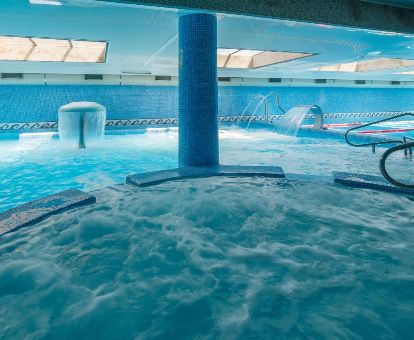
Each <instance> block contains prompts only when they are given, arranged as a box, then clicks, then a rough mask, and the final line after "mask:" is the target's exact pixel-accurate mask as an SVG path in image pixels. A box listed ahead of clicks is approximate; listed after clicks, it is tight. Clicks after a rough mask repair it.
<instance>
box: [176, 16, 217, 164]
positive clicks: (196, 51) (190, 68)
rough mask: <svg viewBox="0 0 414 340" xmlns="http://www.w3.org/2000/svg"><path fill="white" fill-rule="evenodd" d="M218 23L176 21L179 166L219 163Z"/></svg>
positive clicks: (202, 18) (213, 20)
mask: <svg viewBox="0 0 414 340" xmlns="http://www.w3.org/2000/svg"><path fill="white" fill-rule="evenodd" d="M217 86H218V85H217V19H216V17H215V16H214V15H211V14H204V13H192V14H185V15H181V16H180V19H179V87H178V90H179V114H178V117H179V142H178V163H179V166H214V165H218V163H219V145H218V121H217V118H218V113H217V112H218V109H217Z"/></svg>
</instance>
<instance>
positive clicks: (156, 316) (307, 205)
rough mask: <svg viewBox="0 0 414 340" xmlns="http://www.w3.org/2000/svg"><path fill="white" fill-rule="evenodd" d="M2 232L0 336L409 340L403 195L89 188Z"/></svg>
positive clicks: (183, 185)
mask: <svg viewBox="0 0 414 340" xmlns="http://www.w3.org/2000/svg"><path fill="white" fill-rule="evenodd" d="M98 197H99V202H98V203H97V204H96V205H94V206H90V207H87V208H83V209H80V210H76V211H73V212H70V213H66V214H63V215H59V216H56V217H53V218H51V219H49V220H47V221H45V222H43V223H41V224H38V225H36V226H35V227H30V228H24V229H21V230H20V231H19V232H16V233H10V234H7V235H4V237H2V239H1V242H0V315H1V316H2V317H1V318H0V338H1V339H39V338H41V339H305V338H306V339H309V338H312V339H412V338H413V337H414V331H413V327H412V325H413V323H414V309H413V308H414V307H413V306H414V289H413V287H414V247H413V244H414V226H413V223H412V221H413V218H414V202H413V201H411V200H409V199H407V198H405V197H401V196H395V195H390V194H386V193H380V192H375V191H371V190H362V189H347V188H341V187H335V186H330V185H324V184H317V183H309V182H303V183H302V182H297V181H287V180H275V179H263V178H209V179H198V180H189V181H185V182H178V183H177V182H170V183H164V184H162V185H158V186H154V187H150V188H145V189H135V188H128V187H126V188H123V189H122V188H118V189H117V190H109V189H108V190H106V191H105V192H100V193H99V195H98Z"/></svg>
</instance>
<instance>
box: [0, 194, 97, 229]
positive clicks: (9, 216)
mask: <svg viewBox="0 0 414 340" xmlns="http://www.w3.org/2000/svg"><path fill="white" fill-rule="evenodd" d="M95 202H96V198H95V196H92V195H89V194H86V193H84V192H82V191H80V190H78V189H69V190H65V191H62V192H60V193H57V194H55V195H51V196H48V197H45V198H42V199H39V200H36V201H33V202H29V203H26V204H23V205H21V206H18V207H16V208H13V209H10V210H7V211H5V212H3V213H1V214H0V236H1V235H3V234H6V233H8V232H11V231H15V230H17V229H19V228H23V227H27V226H30V225H34V224H36V223H39V222H41V221H43V220H44V219H46V218H48V217H49V216H52V215H56V214H59V213H62V212H65V211H68V210H71V209H74V208H78V207H82V206H85V205H89V204H93V203H95Z"/></svg>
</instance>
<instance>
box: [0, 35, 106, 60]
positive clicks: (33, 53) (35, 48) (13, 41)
mask: <svg viewBox="0 0 414 340" xmlns="http://www.w3.org/2000/svg"><path fill="white" fill-rule="evenodd" d="M106 50H107V43H106V42H101V41H80V40H68V39H48V38H25V37H10V36H0V61H47V62H77V63H104V62H105V61H106Z"/></svg>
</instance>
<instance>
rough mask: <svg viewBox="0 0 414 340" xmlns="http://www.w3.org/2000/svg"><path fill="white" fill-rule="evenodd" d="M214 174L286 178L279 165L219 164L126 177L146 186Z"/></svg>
mask: <svg viewBox="0 0 414 340" xmlns="http://www.w3.org/2000/svg"><path fill="white" fill-rule="evenodd" d="M212 176H261V177H273V178H285V173H284V172H283V169H282V168H281V167H279V166H238V165H219V166H214V167H182V168H176V169H171V170H161V171H153V172H146V173H142V174H136V175H129V176H128V177H127V179H126V183H127V184H131V185H134V186H138V187H145V186H150V185H155V184H159V183H163V182H167V181H173V180H179V179H184V178H194V177H212Z"/></svg>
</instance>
